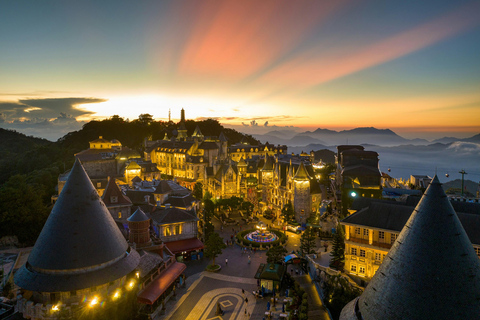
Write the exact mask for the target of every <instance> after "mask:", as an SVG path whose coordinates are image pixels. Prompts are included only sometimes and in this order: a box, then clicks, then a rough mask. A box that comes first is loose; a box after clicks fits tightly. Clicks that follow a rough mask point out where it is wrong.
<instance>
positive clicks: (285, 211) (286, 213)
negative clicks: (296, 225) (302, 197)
mask: <svg viewBox="0 0 480 320" xmlns="http://www.w3.org/2000/svg"><path fill="white" fill-rule="evenodd" d="M282 217H283V220H285V222H286V223H287V224H288V223H290V222H292V221H293V220H294V219H295V211H294V210H293V205H292V202H291V201H288V202H287V204H286V205H284V206H283V208H282Z"/></svg>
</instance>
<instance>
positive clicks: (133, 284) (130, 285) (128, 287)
mask: <svg viewBox="0 0 480 320" xmlns="http://www.w3.org/2000/svg"><path fill="white" fill-rule="evenodd" d="M134 286H135V280H133V279H132V280H130V282H129V283H128V285H127V289H128V290H132V289H133V287H134Z"/></svg>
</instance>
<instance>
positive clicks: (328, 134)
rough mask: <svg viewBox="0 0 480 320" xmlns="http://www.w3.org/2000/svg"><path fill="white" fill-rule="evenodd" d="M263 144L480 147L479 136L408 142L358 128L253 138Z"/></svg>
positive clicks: (390, 134) (385, 132) (390, 133)
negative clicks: (454, 144) (461, 144)
mask: <svg viewBox="0 0 480 320" xmlns="http://www.w3.org/2000/svg"><path fill="white" fill-rule="evenodd" d="M253 136H254V137H255V138H256V139H258V140H260V141H262V142H267V141H268V142H269V143H273V144H282V145H287V146H292V147H296V146H306V145H309V144H319V145H323V146H336V145H342V144H370V145H378V146H385V147H388V146H399V145H428V144H432V143H452V142H456V141H462V142H473V143H480V134H477V135H475V136H473V137H470V138H466V139H458V138H454V137H445V138H441V139H437V140H434V141H428V140H425V139H419V138H417V139H406V138H403V137H401V136H399V135H398V134H396V133H395V132H393V131H392V130H390V129H377V128H373V127H363V128H355V129H351V130H342V131H334V130H329V129H321V128H318V129H316V130H315V131H305V132H301V133H298V132H296V131H293V130H274V131H270V132H267V133H265V134H253Z"/></svg>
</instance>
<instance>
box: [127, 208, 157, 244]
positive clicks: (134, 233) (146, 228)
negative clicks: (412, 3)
mask: <svg viewBox="0 0 480 320" xmlns="http://www.w3.org/2000/svg"><path fill="white" fill-rule="evenodd" d="M127 221H128V229H130V233H129V235H128V241H129V242H130V243H135V245H136V248H143V247H148V246H150V245H152V239H150V219H149V218H148V217H147V215H146V214H145V213H144V212H143V211H142V209H140V208H138V209H137V210H136V211H135V212H134V213H133V214H132V215H131V216H130V217H129V218H128V219H127Z"/></svg>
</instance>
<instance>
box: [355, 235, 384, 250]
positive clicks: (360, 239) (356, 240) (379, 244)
mask: <svg viewBox="0 0 480 320" xmlns="http://www.w3.org/2000/svg"><path fill="white" fill-rule="evenodd" d="M348 241H352V242H356V243H362V244H368V245H370V246H374V247H380V248H385V249H390V248H391V247H392V245H391V244H390V243H385V242H378V241H373V243H372V244H370V243H369V241H368V239H362V238H355V237H350V239H348Z"/></svg>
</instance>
